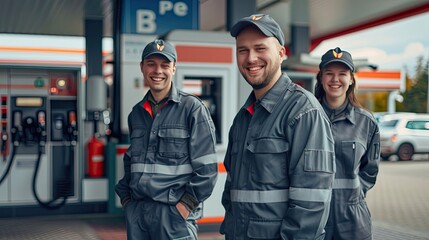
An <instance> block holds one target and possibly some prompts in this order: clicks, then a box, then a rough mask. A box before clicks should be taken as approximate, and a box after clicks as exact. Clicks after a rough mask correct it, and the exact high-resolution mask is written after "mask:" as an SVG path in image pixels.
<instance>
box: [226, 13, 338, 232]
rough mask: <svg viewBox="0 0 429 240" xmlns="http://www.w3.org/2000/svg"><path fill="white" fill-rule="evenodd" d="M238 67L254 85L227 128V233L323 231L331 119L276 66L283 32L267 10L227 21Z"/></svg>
mask: <svg viewBox="0 0 429 240" xmlns="http://www.w3.org/2000/svg"><path fill="white" fill-rule="evenodd" d="M231 35H232V36H233V37H235V38H236V47H237V49H236V51H237V52H236V56H237V65H238V68H239V70H240V72H241V74H242V75H243V77H244V78H245V80H246V81H247V82H248V83H249V84H250V85H251V86H252V88H253V91H252V92H251V94H250V96H249V97H248V99H247V101H246V102H245V104H244V105H243V107H242V108H241V109H240V110H239V112H238V114H237V115H236V117H235V119H234V122H233V125H232V127H231V129H230V132H229V142H228V148H227V153H226V156H225V160H224V164H225V167H226V170H227V179H226V183H225V189H224V192H223V196H222V204H223V206H224V207H225V210H226V213H225V219H224V222H223V223H222V225H221V228H220V232H221V233H222V234H225V238H226V239H234V240H239V239H323V238H324V227H325V224H326V221H327V218H328V214H329V203H330V199H331V193H332V182H333V178H334V172H335V165H334V141H333V137H332V133H331V129H330V123H329V119H328V118H327V116H326V115H325V113H324V111H323V109H322V107H321V106H320V104H319V103H318V101H317V100H316V98H315V97H314V96H313V94H311V93H310V92H308V91H306V90H304V89H303V88H301V87H299V86H298V85H296V84H294V83H292V82H291V80H290V79H289V77H288V76H287V75H286V74H285V73H282V72H281V62H282V61H283V59H284V57H285V48H284V44H285V40H284V35H283V33H282V30H281V29H280V26H279V25H278V24H277V23H276V22H275V21H274V20H273V19H272V18H271V17H270V16H268V15H262V14H257V15H252V16H249V17H245V18H243V19H241V20H240V21H238V22H237V23H236V24H235V25H234V26H233V27H232V29H231Z"/></svg>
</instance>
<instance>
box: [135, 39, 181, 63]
mask: <svg viewBox="0 0 429 240" xmlns="http://www.w3.org/2000/svg"><path fill="white" fill-rule="evenodd" d="M154 54H159V55H162V56H164V57H166V58H167V59H168V60H169V61H170V62H173V61H174V62H176V61H177V53H176V49H175V48H174V46H173V45H171V44H170V43H168V42H166V41H164V40H161V39H157V40H155V41H153V42H150V43H148V44H147V45H146V47H145V48H144V50H143V54H142V61H143V60H144V59H145V58H147V57H149V56H152V55H154Z"/></svg>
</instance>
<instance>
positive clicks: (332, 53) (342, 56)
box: [319, 47, 355, 72]
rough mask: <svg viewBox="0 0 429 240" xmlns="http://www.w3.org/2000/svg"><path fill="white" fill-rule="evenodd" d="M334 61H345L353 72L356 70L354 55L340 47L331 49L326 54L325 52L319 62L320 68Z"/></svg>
mask: <svg viewBox="0 0 429 240" xmlns="http://www.w3.org/2000/svg"><path fill="white" fill-rule="evenodd" d="M333 62H340V63H343V64H345V65H346V66H347V67H349V68H350V70H352V72H354V71H355V65H354V64H353V58H352V55H351V54H350V53H349V52H347V51H343V50H341V48H339V47H336V48H334V49H330V50H328V51H327V52H326V53H325V54H323V56H322V61H321V62H320V64H319V69H320V70H321V69H322V68H324V67H326V65H328V64H330V63H333Z"/></svg>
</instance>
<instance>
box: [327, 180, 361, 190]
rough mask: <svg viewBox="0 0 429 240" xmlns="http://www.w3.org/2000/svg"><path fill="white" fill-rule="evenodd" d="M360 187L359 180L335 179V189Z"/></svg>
mask: <svg viewBox="0 0 429 240" xmlns="http://www.w3.org/2000/svg"><path fill="white" fill-rule="evenodd" d="M359 186H360V180H359V178H354V179H345V178H342V179H341V178H340V179H334V185H333V186H332V188H333V189H355V188H358V187H359Z"/></svg>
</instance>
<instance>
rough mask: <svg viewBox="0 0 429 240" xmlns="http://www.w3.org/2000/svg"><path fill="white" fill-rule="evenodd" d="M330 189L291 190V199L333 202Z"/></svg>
mask: <svg viewBox="0 0 429 240" xmlns="http://www.w3.org/2000/svg"><path fill="white" fill-rule="evenodd" d="M331 194H332V191H331V190H330V189H314V188H312V189H308V188H292V187H291V188H289V198H290V199H293V200H298V201H307V202H328V201H330V200H331Z"/></svg>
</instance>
